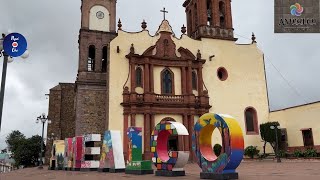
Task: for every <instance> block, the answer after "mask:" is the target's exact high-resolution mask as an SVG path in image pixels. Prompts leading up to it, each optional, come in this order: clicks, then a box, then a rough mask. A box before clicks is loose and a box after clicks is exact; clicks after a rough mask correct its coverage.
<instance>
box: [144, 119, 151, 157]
mask: <svg viewBox="0 0 320 180" xmlns="http://www.w3.org/2000/svg"><path fill="white" fill-rule="evenodd" d="M143 127H144V136H143V137H144V159H145V160H150V159H151V156H150V138H151V133H150V129H151V127H150V114H145V115H144V126H143Z"/></svg>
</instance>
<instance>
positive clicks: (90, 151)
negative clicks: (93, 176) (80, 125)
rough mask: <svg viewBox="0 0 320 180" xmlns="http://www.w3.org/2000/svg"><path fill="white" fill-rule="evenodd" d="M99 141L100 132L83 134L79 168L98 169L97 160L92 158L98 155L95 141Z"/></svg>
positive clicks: (98, 151) (98, 148)
mask: <svg viewBox="0 0 320 180" xmlns="http://www.w3.org/2000/svg"><path fill="white" fill-rule="evenodd" d="M100 141H101V135H100V134H86V135H84V136H83V147H82V148H83V149H82V158H81V160H82V161H81V169H82V170H87V169H90V170H92V169H98V168H99V161H97V160H94V159H97V158H95V157H96V156H99V155H100V147H95V142H100Z"/></svg>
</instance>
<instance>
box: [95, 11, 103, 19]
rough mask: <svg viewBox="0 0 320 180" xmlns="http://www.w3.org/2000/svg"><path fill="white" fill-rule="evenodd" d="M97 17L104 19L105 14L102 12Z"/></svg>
mask: <svg viewBox="0 0 320 180" xmlns="http://www.w3.org/2000/svg"><path fill="white" fill-rule="evenodd" d="M96 16H97V18H98V19H103V18H104V13H103V12H101V11H98V12H97V14H96Z"/></svg>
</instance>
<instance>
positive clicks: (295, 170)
mask: <svg viewBox="0 0 320 180" xmlns="http://www.w3.org/2000/svg"><path fill="white" fill-rule="evenodd" d="M185 170H186V176H183V177H156V176H154V175H143V176H138V175H127V174H124V173H117V174H114V173H99V172H73V171H49V170H46V169H43V170H39V169H37V168H27V169H22V170H17V171H13V172H10V173H6V174H0V180H113V179H115V180H122V179H132V180H133V179H138V180H147V179H172V180H174V179H179V180H195V179H200V175H199V173H200V168H199V167H198V166H197V164H187V165H186V167H185ZM238 172H239V180H265V179H266V180H320V161H295V160H290V161H286V160H283V162H282V163H276V162H275V161H246V162H243V163H242V164H241V165H240V167H239V168H238Z"/></svg>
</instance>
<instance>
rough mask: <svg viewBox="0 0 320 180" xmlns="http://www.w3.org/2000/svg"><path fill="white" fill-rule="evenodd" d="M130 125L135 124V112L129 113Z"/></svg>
mask: <svg viewBox="0 0 320 180" xmlns="http://www.w3.org/2000/svg"><path fill="white" fill-rule="evenodd" d="M130 125H131V126H136V115H135V114H131V120H130Z"/></svg>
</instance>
